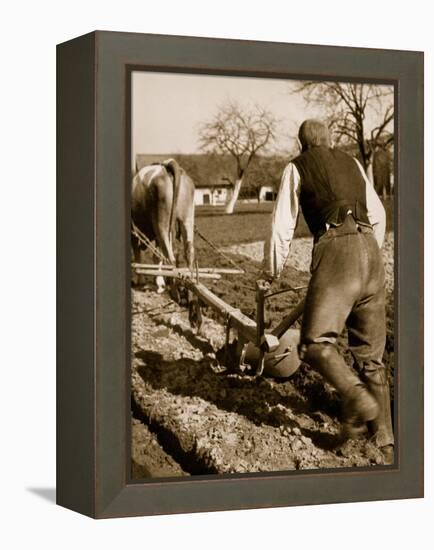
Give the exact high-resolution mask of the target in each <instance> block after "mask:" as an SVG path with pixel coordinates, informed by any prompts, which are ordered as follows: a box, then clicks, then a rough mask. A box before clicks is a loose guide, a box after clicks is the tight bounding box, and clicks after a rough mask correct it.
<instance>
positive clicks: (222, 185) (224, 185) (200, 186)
mask: <svg viewBox="0 0 434 550" xmlns="http://www.w3.org/2000/svg"><path fill="white" fill-rule="evenodd" d="M195 185H196V189H195V191H194V204H196V205H210V206H218V205H221V204H226V202H227V200H228V198H229V196H230V193H231V188H232V185H231V184H230V183H229V182H226V181H219V182H216V183H215V184H212V185H210V184H208V183H202V182H196V183H195Z"/></svg>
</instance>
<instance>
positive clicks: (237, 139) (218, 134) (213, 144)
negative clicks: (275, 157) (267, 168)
mask: <svg viewBox="0 0 434 550" xmlns="http://www.w3.org/2000/svg"><path fill="white" fill-rule="evenodd" d="M276 128H277V120H276V119H275V117H274V116H273V115H272V114H271V113H270V112H269V111H267V110H266V109H264V108H262V107H260V106H255V107H254V108H252V109H245V108H242V107H241V106H240V105H238V103H235V102H227V103H225V104H223V105H221V106H220V107H219V108H218V110H217V113H216V115H215V116H214V117H213V118H212V119H211V120H210V121H209V122H205V123H204V124H203V125H202V127H201V128H200V130H199V139H200V145H201V148H202V149H203V150H204V151H207V152H214V153H219V154H229V155H231V156H232V157H233V158H234V160H235V174H234V175H233V176H228V177H226V178H225V179H226V180H228V181H229V182H230V183H231V185H232V194H231V196H230V198H229V200H228V202H227V204H226V208H225V212H226V213H227V214H232V213H233V211H234V208H235V203H236V202H237V199H238V195H239V193H240V189H241V185H242V183H243V180H244V175H245V173H246V170H247V168H248V167H249V164H250V163H251V162H252V160H253V159H254V158H255V156H256V155H257V154H258V152H259V151H264V150H266V149H267V147H269V146H270V144H271V143H272V142H273V141H274V139H275V137H276Z"/></svg>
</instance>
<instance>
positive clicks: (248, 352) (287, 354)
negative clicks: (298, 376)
mask: <svg viewBox="0 0 434 550" xmlns="http://www.w3.org/2000/svg"><path fill="white" fill-rule="evenodd" d="M299 341H300V331H299V330H298V329H288V330H287V331H286V332H285V333H284V334H283V335H282V336H281V337H280V339H279V345H278V347H277V349H275V350H274V351H272V352H270V353H266V354H265V357H264V358H265V366H264V374H265V375H266V376H272V377H274V378H287V377H288V376H291V375H292V374H294V372H295V371H296V370H297V369H298V367H299V366H300V363H301V361H300V358H299V356H298V351H297V346H298V343H299ZM259 358H260V353H259V349H258V348H257V347H256V346H255V345H254V344H253V343H252V342H250V343H248V344H246V346H245V349H244V357H243V361H244V364H247V365H248V366H249V367H252V368H253V369H257V368H258V366H259V364H258V363H259Z"/></svg>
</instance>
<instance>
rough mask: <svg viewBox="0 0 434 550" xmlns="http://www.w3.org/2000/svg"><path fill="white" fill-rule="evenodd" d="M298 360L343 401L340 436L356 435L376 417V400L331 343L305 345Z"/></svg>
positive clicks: (377, 410)
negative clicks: (308, 366)
mask: <svg viewBox="0 0 434 550" xmlns="http://www.w3.org/2000/svg"><path fill="white" fill-rule="evenodd" d="M302 359H303V361H304V362H305V363H307V364H309V365H310V366H312V367H313V368H314V369H315V370H317V371H318V372H319V373H320V374H321V375H322V376H323V377H324V378H325V380H327V382H329V383H330V384H331V385H332V386H334V387H335V388H336V389H337V391H338V392H339V393H340V395H341V397H342V400H343V419H342V422H343V430H342V435H343V436H344V437H345V438H348V437H355V436H357V435H358V434H359V433H360V428H363V427H364V424H365V423H366V422H368V421H372V420H374V419H375V418H376V416H377V414H378V412H379V407H378V403H377V401H376V400H375V398H374V397H373V396H372V395H371V394H370V392H369V391H368V389H367V387H366V386H365V384H363V382H362V381H361V380H360V378H359V377H358V376H357V375H356V374H355V373H354V372H353V371H352V370H351V369H350V368H349V367H348V365H347V364H346V363H345V361H344V359H343V357H342V356H341V355H340V354H339V352H338V351H337V349H336V347H335V346H334V345H333V344H330V343H313V344H309V345H308V346H306V347H305V348H304V350H303V356H302Z"/></svg>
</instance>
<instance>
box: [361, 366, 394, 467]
mask: <svg viewBox="0 0 434 550" xmlns="http://www.w3.org/2000/svg"><path fill="white" fill-rule="evenodd" d="M359 366H360V364H359ZM361 367H362V368H361V378H362V380H363V381H364V382H365V383H366V385H367V387H368V389H369V391H370V392H371V394H372V395H373V396H374V397H375V399H376V400H377V402H378V405H379V413H378V416H377V417H376V418H375V419H374V420H372V421H371V422H370V423H369V429H370V431H371V432H372V434H373V439H374V441H375V443H376V445H377V446H378V447H379V448H380V450H381V451H383V456H384V458H385V462H386V464H392V463H393V459H394V456H393V454H394V453H393V445H394V437H393V425H392V414H391V407H390V390H389V383H388V381H387V375H386V369H385V367H384V365H383V364H382V363H380V362H375V361H367V362H364V363H363V365H361Z"/></svg>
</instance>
